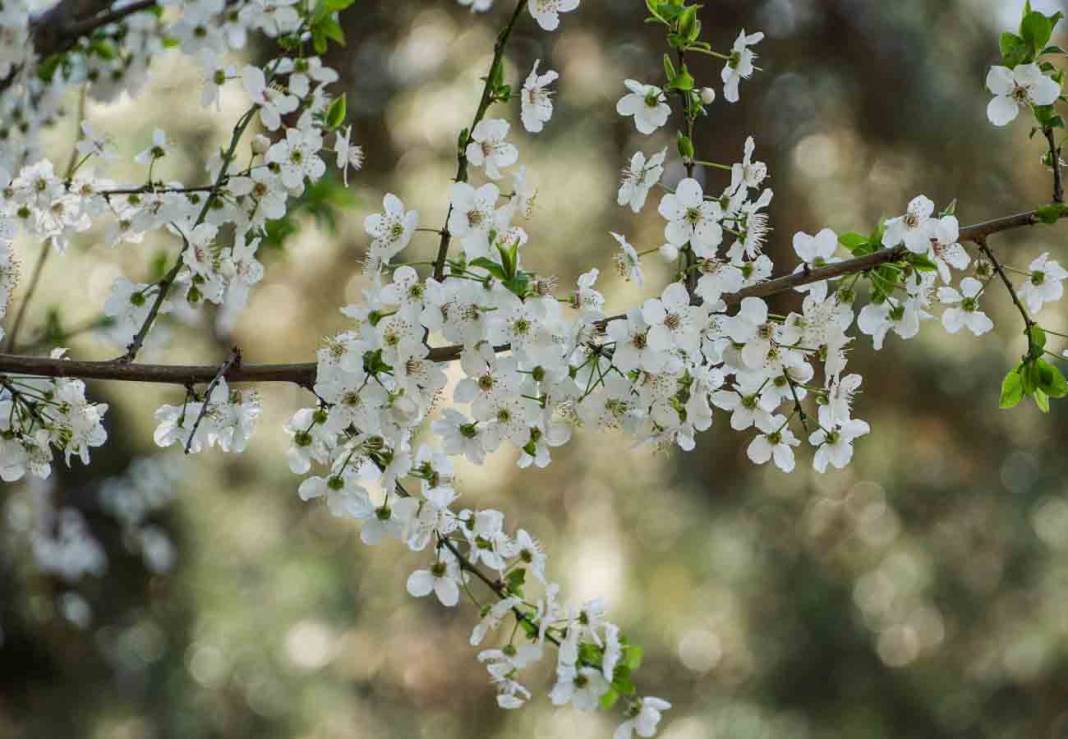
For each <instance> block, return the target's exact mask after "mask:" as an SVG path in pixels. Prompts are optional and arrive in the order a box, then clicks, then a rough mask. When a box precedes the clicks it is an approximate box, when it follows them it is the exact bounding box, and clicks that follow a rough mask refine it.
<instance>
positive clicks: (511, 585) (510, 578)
mask: <svg viewBox="0 0 1068 739" xmlns="http://www.w3.org/2000/svg"><path fill="white" fill-rule="evenodd" d="M504 579H505V581H506V582H507V583H508V589H509V590H511V591H512V592H513V593H515V594H517V595H521V594H522V592H523V584H524V583H525V582H526V580H527V571H526V570H525V569H523V568H522V567H520V568H518V569H515V570H512V571H511V572H509V573H508V574H507V575H505V577H504Z"/></svg>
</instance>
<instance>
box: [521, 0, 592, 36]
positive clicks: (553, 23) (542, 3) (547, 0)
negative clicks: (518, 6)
mask: <svg viewBox="0 0 1068 739" xmlns="http://www.w3.org/2000/svg"><path fill="white" fill-rule="evenodd" d="M578 6H579V0H530V3H529V4H528V6H527V7H529V8H530V15H531V17H532V18H534V20H535V21H537V22H538V25H539V26H541V28H542V30H545V31H555V30H556V29H557V28H559V27H560V14H561V13H570V12H571V11H572V10H575V9H577V8H578Z"/></svg>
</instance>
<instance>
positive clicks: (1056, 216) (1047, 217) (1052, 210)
mask: <svg viewBox="0 0 1068 739" xmlns="http://www.w3.org/2000/svg"><path fill="white" fill-rule="evenodd" d="M1035 215H1036V216H1037V217H1038V220H1039V221H1041V222H1042V223H1045V224H1047V225H1053V224H1054V223H1056V222H1057V221H1059V220H1060V219H1062V218H1064V217H1065V216H1068V205H1066V204H1065V203H1050V204H1049V205H1043V206H1042V207H1041V208H1039V209H1038V210H1036V211H1035Z"/></svg>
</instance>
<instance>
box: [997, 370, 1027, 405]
mask: <svg viewBox="0 0 1068 739" xmlns="http://www.w3.org/2000/svg"><path fill="white" fill-rule="evenodd" d="M1023 396H1024V388H1023V378H1022V377H1021V376H1020V371H1019V368H1016V369H1014V370H1012V371H1011V372H1009V374H1007V375H1005V379H1004V380H1002V381H1001V400H1000V401H999V403H998V405H1000V406H1001V407H1002V408H1015V407H1016V406H1018V405H1019V404H1020V401H1021V400H1023Z"/></svg>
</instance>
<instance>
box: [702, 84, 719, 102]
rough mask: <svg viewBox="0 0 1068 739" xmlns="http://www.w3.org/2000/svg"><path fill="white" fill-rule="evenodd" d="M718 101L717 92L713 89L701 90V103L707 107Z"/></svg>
mask: <svg viewBox="0 0 1068 739" xmlns="http://www.w3.org/2000/svg"><path fill="white" fill-rule="evenodd" d="M715 100H716V91H715V90H713V89H712V88H711V87H702V88H701V102H702V103H704V104H705V105H711V104H712V103H713V102H715Z"/></svg>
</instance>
